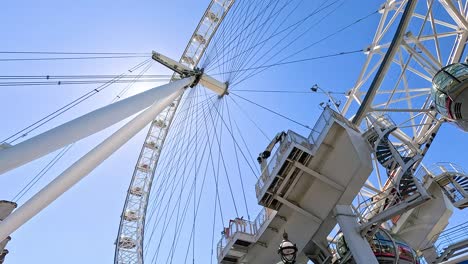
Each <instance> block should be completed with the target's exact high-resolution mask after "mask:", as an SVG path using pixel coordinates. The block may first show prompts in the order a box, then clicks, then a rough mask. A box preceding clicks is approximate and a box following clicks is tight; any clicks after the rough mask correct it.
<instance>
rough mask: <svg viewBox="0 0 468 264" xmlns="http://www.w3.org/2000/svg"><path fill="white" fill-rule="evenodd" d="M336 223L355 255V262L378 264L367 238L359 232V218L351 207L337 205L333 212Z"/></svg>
mask: <svg viewBox="0 0 468 264" xmlns="http://www.w3.org/2000/svg"><path fill="white" fill-rule="evenodd" d="M333 211H334V214H335V217H336V221H337V222H338V224H339V225H340V228H341V231H342V232H343V236H344V238H345V239H346V244H347V245H348V247H349V250H351V254H353V258H354V261H355V262H356V263H359V264H378V263H379V262H378V261H377V259H376V258H375V255H374V252H372V249H371V247H370V245H369V243H368V242H367V240H366V239H365V238H363V237H362V236H361V234H360V232H359V225H358V223H357V221H356V218H357V216H356V215H355V214H354V213H353V211H352V210H351V207H350V206H349V205H337V206H336V207H335V209H334V210H333Z"/></svg>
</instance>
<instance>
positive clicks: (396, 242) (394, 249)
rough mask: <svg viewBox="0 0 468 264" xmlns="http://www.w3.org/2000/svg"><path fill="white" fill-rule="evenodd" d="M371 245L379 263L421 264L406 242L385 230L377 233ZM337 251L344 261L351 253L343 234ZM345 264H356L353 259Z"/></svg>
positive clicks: (339, 257) (338, 242)
mask: <svg viewBox="0 0 468 264" xmlns="http://www.w3.org/2000/svg"><path fill="white" fill-rule="evenodd" d="M369 245H370V247H371V249H372V251H373V252H374V255H375V257H376V258H377V261H378V262H379V263H381V264H394V263H395V261H396V260H398V264H419V263H420V262H419V259H418V256H417V254H416V252H415V251H414V250H413V249H412V248H411V247H410V246H409V245H408V244H407V243H406V242H404V241H403V240H401V239H400V238H398V237H397V236H395V235H391V236H390V235H389V234H388V233H387V232H385V231H383V230H378V231H377V232H376V233H375V235H374V237H373V239H372V241H370V243H369ZM336 251H337V252H336V254H337V256H336V257H337V258H338V259H343V260H344V258H345V256H346V255H347V254H348V252H349V248H348V245H347V244H346V240H345V238H344V236H343V235H342V234H340V236H339V238H338V240H337V244H336ZM340 263H341V262H340ZM343 263H347V264H354V263H356V262H355V261H354V260H353V258H352V257H351V258H350V259H348V260H345V261H344V262H343Z"/></svg>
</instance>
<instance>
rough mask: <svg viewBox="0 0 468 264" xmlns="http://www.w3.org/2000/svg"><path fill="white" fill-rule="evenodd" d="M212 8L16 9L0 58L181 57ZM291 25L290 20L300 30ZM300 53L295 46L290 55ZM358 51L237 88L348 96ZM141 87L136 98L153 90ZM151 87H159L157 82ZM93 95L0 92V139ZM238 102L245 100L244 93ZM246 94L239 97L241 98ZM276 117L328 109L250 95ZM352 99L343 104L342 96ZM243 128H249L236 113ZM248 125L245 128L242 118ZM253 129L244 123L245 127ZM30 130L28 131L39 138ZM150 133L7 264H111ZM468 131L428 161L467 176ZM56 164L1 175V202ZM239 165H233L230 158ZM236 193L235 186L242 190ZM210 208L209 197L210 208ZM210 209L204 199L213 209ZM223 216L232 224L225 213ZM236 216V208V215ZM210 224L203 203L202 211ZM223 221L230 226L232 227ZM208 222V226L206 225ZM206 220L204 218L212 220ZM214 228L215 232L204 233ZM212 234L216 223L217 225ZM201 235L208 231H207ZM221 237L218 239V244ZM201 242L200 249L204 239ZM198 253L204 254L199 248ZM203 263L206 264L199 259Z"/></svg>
mask: <svg viewBox="0 0 468 264" xmlns="http://www.w3.org/2000/svg"><path fill="white" fill-rule="evenodd" d="M208 3H209V1H206V0H203V1H200V0H199V1H181V0H175V1H138V2H135V1H133V2H129V1H107V0H106V1H99V2H96V1H52V0H51V1H46V2H43V1H42V2H40V1H39V2H38V1H10V2H5V3H3V4H2V9H1V10H0V32H2V41H1V42H0V51H64V52H148V53H149V52H150V51H151V50H157V51H158V52H161V53H163V54H165V55H167V56H169V57H172V58H179V57H180V55H181V54H182V52H183V50H184V48H185V46H186V43H187V41H188V39H189V38H190V36H191V34H192V32H193V30H194V29H195V27H196V25H197V23H198V21H199V19H200V17H201V16H202V14H203V12H204V10H205V8H206V6H207V5H208ZM379 6H380V3H376V2H374V1H366V3H365V4H356V3H355V2H353V1H344V4H343V6H342V7H341V8H340V9H339V10H337V11H336V12H335V13H334V14H333V16H330V17H329V18H328V20H326V21H325V23H322V24H320V25H319V26H317V28H315V29H314V30H313V31H312V32H308V33H307V35H306V36H305V37H304V38H303V39H301V40H300V41H298V42H297V43H296V44H295V45H297V47H301V46H305V45H307V44H308V43H309V42H310V41H312V40H316V39H319V38H320V37H321V36H323V35H324V34H327V32H331V31H334V30H336V29H338V28H340V27H342V26H344V25H347V24H349V23H350V22H352V21H354V20H356V19H357V18H360V17H363V16H365V15H367V14H369V13H370V12H372V11H375V10H376V9H377V8H378V7H379ZM305 7H306V8H304V9H303V10H301V12H299V13H298V14H296V16H300V15H301V14H303V13H306V12H307V11H309V10H310V9H311V8H313V5H312V4H309V5H307V4H306V5H305ZM294 18H295V17H291V18H290V20H288V21H294ZM378 19H379V16H378V15H374V16H372V17H370V18H369V19H366V20H365V21H364V22H362V23H361V24H359V26H356V27H352V28H350V29H349V30H346V31H344V32H343V33H341V34H339V35H337V36H335V37H333V38H330V39H329V40H327V41H326V42H324V43H321V44H320V45H317V47H314V48H313V49H310V50H308V51H307V52H306V53H304V54H302V55H301V56H298V57H297V58H304V57H313V56H318V55H324V54H330V53H335V52H341V51H348V50H356V49H361V48H364V47H366V46H367V45H368V44H369V42H370V41H371V40H372V37H373V34H374V31H375V28H376V25H377V23H378ZM292 48H293V47H291V49H292ZM364 59H365V57H364V55H363V54H361V53H358V54H352V55H348V56H342V57H336V58H330V59H326V60H317V61H311V62H305V63H300V64H294V65H286V66H281V67H276V68H271V69H269V70H268V71H266V72H265V73H262V74H259V75H257V76H255V77H254V78H252V79H249V80H248V81H246V82H243V83H242V84H241V85H239V86H238V87H237V88H236V89H264V90H268V89H269V90H295V91H308V89H309V87H310V86H311V85H313V84H315V83H318V84H319V85H320V86H321V87H322V88H324V89H327V90H333V91H338V92H344V91H346V90H348V89H349V88H351V87H352V85H353V84H354V82H355V80H356V78H357V74H358V73H359V70H360V68H361V65H362V63H363V62H364ZM142 60H143V59H142V58H135V59H133V58H132V59H122V60H117V59H115V60H90V61H54V62H42V61H40V62H37V61H35V62H24V61H23V62H0V71H1V72H2V75H70V74H120V73H122V72H125V71H127V69H129V68H131V67H132V66H134V65H136V64H138V63H139V62H141V61H142ZM149 73H151V74H170V72H169V71H168V70H166V69H164V68H163V67H160V66H157V65H155V66H153V67H152V68H151V70H150V72H149ZM151 85H152V84H146V83H139V84H137V85H136V86H135V87H134V89H133V93H135V92H136V91H140V90H144V89H147V88H149V87H151ZM154 85H156V84H154ZM123 86H124V85H115V86H112V87H110V88H108V89H106V90H105V91H103V92H102V93H99V94H97V95H96V96H94V97H93V98H92V99H90V100H87V101H86V102H84V103H83V104H80V105H79V106H78V107H76V108H73V109H72V110H70V111H68V112H67V113H66V114H64V115H63V116H61V117H59V118H57V119H55V120H53V121H52V122H50V123H48V124H47V125H46V126H44V127H43V128H41V129H39V130H38V131H35V132H34V133H39V132H41V131H45V130H46V129H47V128H52V127H54V126H56V125H58V124H61V123H63V122H65V121H67V120H70V119H71V118H74V117H77V116H79V115H82V114H84V113H87V112H89V111H91V110H92V109H96V108H98V107H100V106H103V105H105V104H107V103H109V102H110V101H111V100H112V99H114V97H115V96H116V95H117V94H118V93H119V91H120V90H121V89H122V88H123ZM93 88H95V87H94V86H88V85H75V86H73V85H68V86H57V85H55V86H25V87H1V88H0V89H1V99H2V100H1V102H2V103H1V104H0V118H1V120H2V126H1V127H2V129H1V130H0V138H1V139H3V138H6V137H8V136H9V135H11V134H13V133H15V132H16V131H18V130H19V129H21V128H23V127H25V126H27V125H29V124H31V123H32V122H34V121H36V120H38V119H40V118H41V117H43V116H45V115H47V114H49V113H50V112H52V111H54V110H55V109H57V108H59V107H61V106H63V105H64V104H66V103H68V102H70V101H71V100H73V99H74V98H76V97H78V96H80V95H82V94H83V93H85V92H87V91H89V90H91V89H93ZM239 94H240V92H239ZM243 95H244V94H243ZM245 97H246V98H249V99H252V100H255V101H256V102H258V103H259V104H261V105H264V106H267V107H269V108H272V109H274V110H275V111H278V112H280V113H285V114H286V115H287V116H289V117H291V118H293V119H295V120H298V121H300V122H301V123H304V124H307V125H309V126H312V125H313V124H314V123H315V120H316V119H317V117H318V115H319V114H320V112H321V111H320V108H319V107H318V104H319V103H320V102H322V101H325V100H327V99H326V98H325V97H324V96H323V95H320V94H290V95H287V96H284V95H277V94H245ZM340 99H341V100H343V101H344V100H345V98H340ZM242 106H243V107H244V109H245V111H246V112H248V113H251V114H252V115H253V116H254V117H255V120H256V121H257V122H258V124H259V125H260V126H261V127H262V128H263V129H264V130H265V131H266V132H267V134H268V136H269V137H272V136H273V135H274V134H276V132H278V131H281V130H287V129H293V130H295V131H298V132H301V133H302V134H304V135H307V133H308V131H307V129H304V128H302V127H300V126H297V125H295V124H294V123H291V122H289V121H287V120H283V119H280V118H278V117H277V116H274V115H271V113H267V112H265V111H262V110H261V109H259V108H258V107H254V106H252V105H249V104H247V103H245V102H244V103H242ZM237 120H238V122H242V121H245V118H244V119H242V117H241V115H240V114H239V116H238V119H237ZM245 122H246V121H245ZM246 123H248V122H246ZM117 127H118V125H116V126H114V127H112V128H110V129H108V130H106V131H103V132H101V133H98V134H96V135H93V136H91V137H89V138H87V139H84V140H82V141H80V142H79V143H77V145H76V147H73V148H72V150H71V151H70V153H68V154H67V155H66V156H65V157H64V158H63V159H62V160H61V161H60V163H59V164H58V165H57V166H55V167H54V168H53V169H52V170H51V171H50V172H49V173H48V174H47V175H46V176H44V178H43V179H42V180H41V181H40V182H39V183H38V184H37V185H36V186H35V187H34V188H32V190H31V191H30V192H29V193H28V194H27V195H26V196H25V197H24V198H23V199H22V200H20V201H19V203H20V204H21V203H22V202H24V201H25V198H27V197H28V196H30V195H32V194H33V193H34V192H35V191H37V190H39V189H40V188H41V187H42V186H44V185H45V184H46V183H47V182H48V181H50V180H51V179H53V178H54V177H55V176H56V175H58V174H60V172H62V171H63V170H64V169H65V168H66V167H67V166H69V165H70V164H71V163H72V162H74V161H75V160H76V159H78V158H79V157H81V156H82V155H84V154H85V153H86V152H87V151H89V150H90V149H91V148H92V147H93V146H95V145H96V144H97V143H98V142H99V141H100V140H102V139H103V138H105V137H106V136H108V135H109V134H110V133H112V131H115V129H116V128H117ZM241 128H243V129H244V130H245V134H246V135H247V138H246V140H247V144H248V145H249V146H250V147H251V148H252V149H253V153H254V154H255V153H258V152H260V151H262V150H263V148H264V147H265V145H266V144H267V143H268V142H267V140H266V139H265V138H264V137H263V136H262V135H261V134H260V133H259V132H258V131H257V130H255V128H253V127H252V125H251V124H249V125H247V124H246V125H245V126H242V125H241ZM34 133H33V134H34ZM145 133H146V131H145V130H144V131H142V132H141V133H139V134H138V136H136V137H135V138H133V139H132V140H131V141H130V142H128V143H127V144H126V145H125V146H124V147H123V148H122V149H121V150H119V151H118V152H117V153H115V155H113V156H112V157H110V158H109V159H108V160H106V161H105V162H104V163H103V164H102V165H101V166H99V167H98V168H97V169H96V170H95V171H93V172H92V173H91V174H90V175H89V176H88V177H87V178H86V179H85V180H83V181H81V182H80V183H78V184H77V185H76V186H75V187H73V188H72V189H71V190H70V191H68V192H67V193H66V194H64V195H63V196H62V197H60V198H59V199H58V200H57V201H55V202H54V203H53V204H52V205H51V206H49V207H48V208H46V209H45V210H44V211H43V212H41V213H40V214H39V215H37V216H36V217H35V218H33V219H32V220H31V221H29V222H28V223H27V224H25V225H24V226H23V227H21V228H20V229H19V230H18V231H16V232H15V233H14V234H13V235H12V241H11V242H10V243H9V244H8V249H9V250H10V254H9V255H8V256H7V262H8V263H13V264H23V263H33V262H34V263H70V264H72V263H83V262H86V263H111V262H112V260H113V254H114V245H113V243H114V240H115V237H116V234H117V228H118V223H119V215H120V213H121V209H122V205H123V202H124V198H125V193H126V189H127V186H128V183H129V180H130V176H131V174H132V171H133V167H134V164H135V161H136V158H137V155H138V153H139V150H140V147H141V143H142V141H143V138H144V135H145ZM466 146H467V139H466V134H464V133H463V132H461V131H459V130H458V129H457V128H455V127H454V126H451V125H444V126H443V127H442V129H441V131H440V132H439V134H438V135H437V138H436V141H435V143H434V144H433V145H432V147H431V150H430V151H429V153H428V155H427V157H426V159H425V162H426V163H427V164H432V163H434V162H438V161H453V162H455V163H457V164H460V165H461V166H464V167H465V168H468V164H467V162H466V155H463V154H465V153H466ZM52 157H53V156H52V155H49V156H46V157H44V158H42V159H39V160H37V161H34V162H32V163H30V164H28V165H25V166H22V167H20V168H18V169H16V170H14V171H10V172H8V173H6V174H4V175H1V176H0V199H11V198H12V197H13V196H14V195H15V194H16V193H17V192H18V191H19V189H21V187H22V186H23V185H24V184H25V183H26V182H28V181H29V180H30V179H31V177H33V175H35V174H36V173H37V172H38V171H39V170H40V169H41V168H42V167H43V166H44V165H45V164H46V163H47V162H49V160H50V159H51V158H52ZM228 158H231V159H232V158H233V157H228ZM255 182H256V179H255V178H254V177H252V176H250V177H249V178H246V179H245V181H244V186H245V188H246V190H247V191H246V192H247V197H248V201H251V204H250V203H249V208H250V209H251V215H252V217H254V216H255V215H256V213H257V211H258V207H256V206H255V202H254V201H255V200H256V198H255V191H254V184H255ZM237 187H238V188H239V186H238V185H237ZM203 201H205V200H203ZM206 202H208V199H207V200H206ZM226 209H227V210H226V212H227V213H226V214H227V215H228V216H227V217H229V216H230V217H234V213H233V212H232V211H233V210H232V208H231V207H230V206H229V205H227V206H226ZM229 209H231V210H229ZM202 212H203V213H205V214H207V215H208V214H210V217H211V215H212V213H211V211H210V208H209V207H208V206H207V207H206V208H204V209H203V210H202ZM465 215H466V213H462V212H456V217H454V218H453V219H452V222H453V223H457V222H461V221H463V219H462V218H463V217H464V216H465ZM227 217H226V218H227ZM207 219H210V218H207ZM207 222H208V223H209V220H207ZM208 225H209V224H208ZM216 227H217V228H218V227H219V229H220V227H221V226H219V222H218V226H216ZM204 232H205V231H204V230H201V232H200V233H202V235H206V241H210V240H211V229H209V230H206V232H205V233H204ZM203 233H204V234H203ZM218 234H219V232H218V231H216V232H215V241H217V239H218ZM204 241H205V240H204ZM201 246H202V245H197V247H201ZM207 259H208V257H206V259H200V260H198V259H197V260H198V262H199V263H203V260H206V261H207Z"/></svg>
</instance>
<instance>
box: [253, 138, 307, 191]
mask: <svg viewBox="0 0 468 264" xmlns="http://www.w3.org/2000/svg"><path fill="white" fill-rule="evenodd" d="M292 143H295V144H297V145H301V146H304V147H306V148H310V147H311V142H309V140H308V139H307V138H305V137H303V136H301V135H299V134H297V133H296V132H293V131H291V130H288V133H286V137H285V139H284V140H283V141H282V142H281V143H280V145H279V147H278V148H277V150H276V152H275V154H273V155H272V156H271V157H270V158H269V161H268V165H267V166H266V167H265V168H264V169H263V171H262V174H261V175H260V177H259V179H258V181H257V183H256V184H255V192H256V194H257V197H258V195H259V194H260V193H261V191H262V189H263V187H264V186H265V183H266V182H268V180H269V179H270V178H271V177H273V176H274V175H273V170H274V169H275V168H276V167H277V166H278V165H280V162H281V160H282V159H283V155H284V154H285V152H286V150H287V149H288V148H289V146H291V144H292Z"/></svg>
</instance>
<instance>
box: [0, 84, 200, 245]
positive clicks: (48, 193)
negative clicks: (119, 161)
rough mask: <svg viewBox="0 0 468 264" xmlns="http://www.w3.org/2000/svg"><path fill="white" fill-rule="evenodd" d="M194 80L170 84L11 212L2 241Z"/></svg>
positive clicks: (1, 231)
mask: <svg viewBox="0 0 468 264" xmlns="http://www.w3.org/2000/svg"><path fill="white" fill-rule="evenodd" d="M192 81H193V80H192ZM190 83H191V80H190V78H189V79H187V80H182V81H181V82H177V85H176V86H173V85H170V87H171V89H169V90H170V91H171V92H170V93H169V92H168V94H167V96H165V97H160V99H159V100H157V101H156V102H154V103H153V104H152V105H151V106H150V107H149V108H148V109H146V110H145V111H143V112H142V113H140V114H138V115H137V116H136V117H135V118H133V119H132V120H131V121H130V122H128V123H127V124H125V125H124V126H123V127H122V128H120V129H119V130H118V131H116V132H115V133H114V134H112V135H111V136H110V137H108V138H107V139H106V140H104V141H103V142H102V143H101V144H99V145H98V146H96V147H95V148H94V149H92V150H91V151H90V152H88V153H87V154H86V155H85V156H83V157H82V158H81V159H79V160H78V161H77V162H75V163H74V164H73V165H72V166H71V167H69V168H68V169H67V170H65V171H64V172H63V173H62V174H60V175H59V176H58V177H57V178H55V179H54V180H53V181H52V182H51V183H49V184H48V185H47V186H46V187H44V188H43V189H42V190H41V191H39V192H38V193H37V194H36V195H34V196H33V197H32V198H31V199H29V200H28V201H27V202H26V203H25V204H24V205H22V206H21V207H19V208H18V209H17V210H16V211H14V212H13V213H12V214H11V215H9V216H8V217H7V218H6V219H5V220H4V221H3V222H1V223H0V241H2V240H3V239H5V238H6V237H8V235H10V234H11V233H12V232H14V231H15V230H16V229H18V228H19V227H20V226H21V225H23V224H24V223H26V222H27V221H28V220H29V219H31V218H32V217H33V216H35V215H36V214H37V213H39V212H40V211H41V210H42V209H44V208H45V207H47V206H48V205H49V204H51V203H52V202H53V201H54V200H55V199H57V198H58V197H59V196H60V195H62V194H63V193H64V192H66V191H67V190H68V189H70V188H71V187H72V186H73V185H74V184H76V183H77V182H79V181H80V180H81V179H82V178H84V177H85V176H86V175H88V173H89V172H91V171H92V170H93V169H94V168H96V167H97V166H98V165H99V164H101V163H102V162H103V161H104V160H105V159H107V158H108V157H109V156H110V155H112V153H114V152H115V151H116V150H117V149H119V148H120V147H121V146H122V145H124V144H125V143H126V142H127V141H128V140H130V139H131V138H132V137H133V136H134V135H136V134H137V133H138V132H139V131H140V130H141V129H143V128H144V127H145V126H146V125H147V124H149V123H150V122H151V121H152V120H153V119H154V118H155V117H156V116H157V115H158V114H159V113H160V112H161V111H162V110H164V108H166V107H167V106H168V105H169V104H171V103H172V102H173V101H174V100H175V99H176V98H177V97H178V96H180V94H181V93H182V92H183V87H184V86H185V85H187V84H190ZM153 101H154V100H153Z"/></svg>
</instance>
